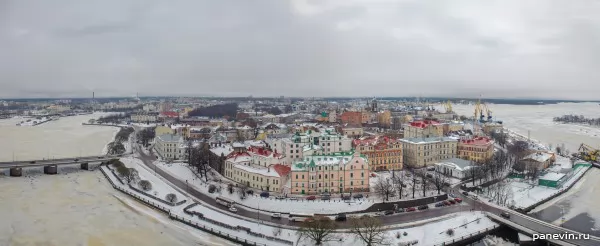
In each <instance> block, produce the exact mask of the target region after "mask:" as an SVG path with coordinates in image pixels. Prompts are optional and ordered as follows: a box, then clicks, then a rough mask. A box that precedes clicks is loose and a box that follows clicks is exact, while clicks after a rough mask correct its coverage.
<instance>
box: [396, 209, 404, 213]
mask: <svg viewBox="0 0 600 246" xmlns="http://www.w3.org/2000/svg"><path fill="white" fill-rule="evenodd" d="M396 213H404V208H398V209H397V210H396Z"/></svg>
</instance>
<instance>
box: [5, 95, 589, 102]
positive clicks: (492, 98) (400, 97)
mask: <svg viewBox="0 0 600 246" xmlns="http://www.w3.org/2000/svg"><path fill="white" fill-rule="evenodd" d="M132 98H135V96H133V97H132V96H129V97H128V96H108V97H102V96H100V97H94V98H92V97H19V98H0V100H3V101H27V100H36V101H44V100H86V99H99V100H110V99H132ZM139 98H140V99H148V98H198V99H214V98H223V99H254V100H255V99H281V96H252V97H250V96H245V97H244V96H184V95H182V96H155V95H152V96H140V97H139ZM283 98H284V99H310V98H318V99H323V100H331V99H371V98H376V99H382V100H393V99H396V100H397V99H416V98H420V99H424V100H479V99H480V100H494V101H540V102H600V100H580V99H553V98H519V97H513V98H510V97H440V96H430V97H426V96H382V97H377V96H375V97H373V96H345V97H342V96H326V97H308V96H305V97H300V96H289V97H288V96H283Z"/></svg>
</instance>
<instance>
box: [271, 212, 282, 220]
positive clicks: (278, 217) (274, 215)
mask: <svg viewBox="0 0 600 246" xmlns="http://www.w3.org/2000/svg"><path fill="white" fill-rule="evenodd" d="M271 218H273V219H281V214H280V213H274V214H271Z"/></svg>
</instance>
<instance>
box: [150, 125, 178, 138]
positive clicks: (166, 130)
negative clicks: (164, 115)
mask: <svg viewBox="0 0 600 246" xmlns="http://www.w3.org/2000/svg"><path fill="white" fill-rule="evenodd" d="M154 132H155V133H156V136H161V135H166V134H173V133H174V131H173V129H171V127H168V126H157V127H156V129H155V130H154Z"/></svg>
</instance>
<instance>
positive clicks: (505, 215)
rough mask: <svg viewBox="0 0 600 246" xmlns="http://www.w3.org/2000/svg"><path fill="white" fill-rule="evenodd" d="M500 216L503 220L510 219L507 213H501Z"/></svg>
mask: <svg viewBox="0 0 600 246" xmlns="http://www.w3.org/2000/svg"><path fill="white" fill-rule="evenodd" d="M500 216H502V217H504V218H507V219H510V214H509V213H507V212H502V213H500Z"/></svg>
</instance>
